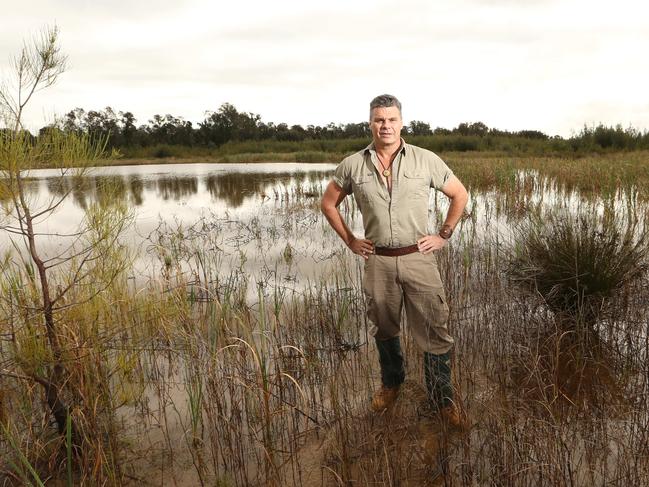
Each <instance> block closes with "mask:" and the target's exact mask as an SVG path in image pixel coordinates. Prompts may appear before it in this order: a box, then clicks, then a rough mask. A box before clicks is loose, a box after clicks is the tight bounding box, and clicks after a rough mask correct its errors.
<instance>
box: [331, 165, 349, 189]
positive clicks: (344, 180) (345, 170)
mask: <svg viewBox="0 0 649 487" xmlns="http://www.w3.org/2000/svg"><path fill="white" fill-rule="evenodd" d="M350 162H351V161H350V160H349V159H344V160H343V161H342V162H341V163H340V164H338V167H337V168H336V170H335V171H334V176H333V181H334V183H336V184H337V185H338V186H339V187H340V188H342V190H343V191H344V192H345V194H351V193H352V177H351V174H352V172H351V164H350Z"/></svg>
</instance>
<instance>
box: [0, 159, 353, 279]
mask: <svg viewBox="0 0 649 487" xmlns="http://www.w3.org/2000/svg"><path fill="white" fill-rule="evenodd" d="M334 168H335V164H300V163H268V164H266V163H255V164H165V165H140V166H112V167H100V168H95V169H92V170H91V171H90V172H89V173H86V174H85V175H84V176H83V177H74V176H72V175H61V172H60V171H57V170H38V171H37V170H35V171H31V172H30V173H29V174H28V175H27V180H26V189H27V195H28V198H29V200H30V204H31V206H32V208H35V209H37V210H38V209H39V208H45V207H46V206H47V205H49V204H51V203H52V201H56V200H57V199H60V198H61V197H64V199H63V202H62V203H61V205H60V206H59V207H58V208H57V210H56V211H55V212H54V213H52V214H51V215H49V216H48V217H47V218H44V219H41V221H39V222H38V225H37V227H36V228H37V231H38V232H39V233H41V234H42V235H41V236H40V237H39V245H40V248H41V249H42V251H43V252H44V253H46V254H47V255H48V256H53V255H58V254H59V253H61V252H64V251H65V249H66V248H67V246H68V245H69V240H70V238H69V237H66V235H71V234H74V233H75V231H76V229H77V228H78V227H79V224H80V223H81V222H82V221H83V218H84V215H85V212H86V209H87V208H88V207H89V205H91V204H92V203H94V202H98V201H99V202H101V201H102V199H104V198H108V197H107V194H108V192H109V190H110V194H111V195H112V196H111V198H112V200H113V201H115V200H116V199H117V200H120V201H122V202H124V203H126V204H127V206H128V207H129V208H130V209H131V210H132V212H133V223H132V224H131V225H130V226H129V228H128V229H127V230H126V231H125V232H124V235H123V238H122V240H123V241H125V242H126V243H127V244H128V246H129V248H130V249H131V250H132V253H133V259H134V265H133V271H132V272H133V274H134V275H136V276H138V277H139V278H142V277H143V276H146V277H147V278H151V277H155V276H156V275H157V274H159V272H160V270H161V265H162V264H161V262H160V261H161V260H164V255H166V254H165V253H166V252H167V251H168V250H169V249H165V248H161V247H164V246H165V245H166V244H165V242H168V241H169V240H164V239H163V240H161V235H163V234H166V235H170V234H174V233H176V234H177V233H178V232H179V231H180V232H182V233H183V235H184V236H185V237H186V238H187V239H189V240H191V238H193V237H196V238H197V239H198V237H200V238H201V239H203V244H204V245H209V246H211V247H212V249H213V250H214V251H218V252H220V253H221V256H222V259H221V262H222V264H223V266H224V267H225V268H231V267H233V266H237V265H241V263H242V262H243V261H245V263H246V267H250V268H256V269H257V270H259V269H260V268H262V267H265V268H267V269H268V268H271V269H275V268H277V267H278V263H279V264H281V266H283V267H285V269H283V273H282V274H283V275H282V278H283V279H290V275H291V273H293V274H301V275H306V276H307V277H308V276H309V274H310V272H309V269H310V268H313V267H314V265H315V264H317V263H318V262H321V261H324V260H326V259H327V257H328V256H330V255H331V248H332V244H334V243H335V239H336V238H337V237H336V236H335V235H334V234H333V232H332V231H329V230H328V229H326V228H325V227H324V226H323V220H322V218H321V216H320V215H319V211H314V209H315V210H317V206H318V205H319V200H320V197H321V195H322V193H323V191H324V189H325V187H326V185H327V183H328V181H329V180H330V178H331V175H332V173H333V170H334ZM358 223H359V222H357V221H356V222H352V226H355V225H357V224H358ZM361 231H362V230H361ZM9 239H10V234H9V233H8V232H0V245H1V246H2V249H3V250H8V249H10V248H11V247H12V246H11V242H10V240H9ZM13 239H14V241H15V242H16V244H17V247H18V248H20V247H21V245H22V242H21V241H20V240H17V239H16V238H15V237H13ZM208 241H209V242H208ZM325 241H326V242H325ZM196 244H197V245H199V244H200V243H199V242H198V240H197V242H196ZM287 245H288V247H287ZM335 246H336V247H339V245H335ZM327 248H328V249H329V250H325V249H327ZM3 253H4V252H3Z"/></svg>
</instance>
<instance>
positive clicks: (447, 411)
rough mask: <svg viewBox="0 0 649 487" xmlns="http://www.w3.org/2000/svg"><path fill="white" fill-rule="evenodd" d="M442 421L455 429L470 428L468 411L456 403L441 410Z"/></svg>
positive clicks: (464, 429)
mask: <svg viewBox="0 0 649 487" xmlns="http://www.w3.org/2000/svg"><path fill="white" fill-rule="evenodd" d="M439 415H440V417H441V418H442V421H443V422H444V423H445V424H447V425H448V426H450V427H451V428H453V429H456V430H459V431H466V430H468V429H469V420H468V418H467V416H466V413H465V412H464V411H462V410H461V409H460V408H459V407H457V406H456V405H455V404H449V405H448V406H444V407H443V408H441V409H440V410H439Z"/></svg>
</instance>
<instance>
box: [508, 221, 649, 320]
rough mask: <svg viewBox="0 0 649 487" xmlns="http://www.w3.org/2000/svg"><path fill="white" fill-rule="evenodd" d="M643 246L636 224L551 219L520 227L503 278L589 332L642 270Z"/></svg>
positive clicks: (643, 233) (644, 265) (643, 236)
mask: <svg viewBox="0 0 649 487" xmlns="http://www.w3.org/2000/svg"><path fill="white" fill-rule="evenodd" d="M648 242H649V234H648V233H647V230H646V227H644V226H643V225H641V224H640V223H638V222H637V221H629V222H624V221H622V222H620V221H618V220H614V219H613V218H611V217H610V216H604V217H599V216H598V215H597V214H595V213H594V212H579V213H577V214H568V213H561V214H553V215H552V214H551V215H547V216H546V217H545V218H544V219H543V220H540V219H538V220H531V221H529V222H528V223H527V224H524V225H523V226H522V227H521V229H520V230H519V233H518V238H517V244H518V245H517V253H516V255H515V256H514V258H513V260H512V263H511V266H510V268H509V273H510V276H511V278H512V280H513V281H514V282H515V283H517V284H518V285H519V286H520V287H522V288H524V289H526V290H528V291H532V292H534V293H538V294H539V295H540V296H542V297H543V299H544V301H545V303H547V305H548V306H549V308H550V309H551V310H552V311H553V312H554V313H555V315H557V316H560V317H562V318H564V321H566V320H567V321H566V322H567V323H570V324H575V323H579V322H581V323H585V324H587V325H588V326H590V327H593V326H594V325H595V323H596V322H597V320H598V318H599V317H600V316H601V315H602V314H603V313H604V312H605V311H606V309H607V306H608V305H610V304H612V302H613V299H614V298H615V296H616V295H617V293H618V292H619V291H620V290H621V289H622V288H624V287H625V286H627V285H629V284H631V283H632V282H633V281H634V280H636V279H639V278H640V277H642V274H643V273H644V272H645V271H646V269H647V262H646V258H647V252H648V249H649V248H648V247H647V243H648Z"/></svg>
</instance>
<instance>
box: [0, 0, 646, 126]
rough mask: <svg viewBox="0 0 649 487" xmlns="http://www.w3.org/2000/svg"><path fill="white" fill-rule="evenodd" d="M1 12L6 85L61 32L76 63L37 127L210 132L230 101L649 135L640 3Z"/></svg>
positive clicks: (284, 113) (126, 5)
mask: <svg viewBox="0 0 649 487" xmlns="http://www.w3.org/2000/svg"><path fill="white" fill-rule="evenodd" d="M0 1H1V2H2V3H4V4H6V5H3V8H2V17H1V19H0V27H1V28H0V69H1V70H2V74H3V76H6V75H7V74H8V69H9V60H10V58H11V57H12V56H14V55H16V54H17V53H18V52H19V50H20V48H21V46H22V42H23V40H24V39H29V38H31V37H33V36H34V34H35V33H37V32H38V31H39V29H42V27H43V26H46V25H53V24H56V25H58V27H59V29H60V31H61V36H60V40H61V46H62V50H63V51H64V52H65V54H67V56H68V58H69V66H68V69H67V71H66V72H65V73H64V74H63V75H62V76H61V77H60V79H59V81H58V83H57V84H56V86H55V87H53V88H49V89H48V90H46V91H44V92H41V93H40V94H39V95H38V97H37V98H35V99H34V101H33V102H32V104H31V107H30V109H29V111H28V113H27V114H26V120H27V124H28V126H29V128H31V129H34V128H36V129H37V128H39V127H40V126H42V125H44V124H45V123H47V122H48V121H51V120H52V118H53V117H54V116H55V115H63V114H64V113H65V112H67V111H70V110H71V109H73V108H75V107H82V108H84V109H86V110H90V109H103V108H104V107H106V106H111V107H112V108H113V109H114V110H115V111H131V112H133V113H134V114H135V116H136V118H137V120H138V123H147V121H148V120H149V119H150V118H151V117H152V115H154V114H156V113H159V114H166V113H170V114H173V115H176V116H182V117H184V118H185V119H187V120H191V121H192V122H198V121H200V120H202V119H203V118H204V114H205V111H206V110H217V109H218V107H219V106H220V105H221V104H222V103H224V102H230V103H232V104H234V105H235V106H236V107H237V108H238V109H239V110H240V111H250V112H254V113H258V114H260V115H261V116H262V120H263V121H265V122H270V121H272V122H276V123H278V122H286V123H288V124H289V125H291V124H296V123H299V124H301V125H305V126H306V125H308V124H319V125H321V124H326V123H329V122H332V121H333V122H336V123H339V122H340V123H348V122H359V121H363V120H366V119H367V116H368V104H369V101H370V100H371V98H373V97H374V96H375V95H377V94H381V93H392V94H395V95H396V96H397V97H399V98H400V99H401V101H402V103H403V116H404V121H405V122H406V123H407V122H409V121H410V120H423V121H425V122H427V123H429V124H430V125H431V126H432V127H438V126H439V127H447V128H452V127H454V126H456V125H457V124H458V123H460V122H475V121H482V122H484V123H486V124H487V125H488V126H490V127H497V128H501V129H507V130H521V129H537V130H542V131H544V132H546V133H548V134H550V135H554V134H560V135H563V136H569V135H571V133H573V132H578V131H579V130H580V129H581V128H582V127H583V125H584V124H588V125H591V124H597V123H600V122H601V123H604V124H607V125H611V124H618V123H619V124H622V125H623V126H625V127H626V126H629V125H633V126H634V127H636V128H640V129H642V130H648V129H649V61H648V59H649V6H645V5H647V3H646V2H643V1H641V0H617V1H616V2H612V1H610V0H607V1H599V0H567V1H562V0H445V1H437V0H428V1H423V0H421V1H419V0H405V1H401V2H395V1H390V2H385V1H380V0H374V1H371V2H370V1H365V0H345V1H342V0H328V1H324V2H317V3H316V2H309V1H307V0H295V1H293V0H291V1H281V0H278V1H275V2H267V1H258V0H254V1H245V0H239V1H228V2H222V1H203V0H190V1H184V2H178V1H176V0H174V1H171V0H157V1H155V2H150V1H141V0H140V1H138V0H129V1H124V0H115V1H101V0H98V1H94V2H91V1H81V0H67V1H43V0H30V1H28V2H16V1H14V0H12V1H11V2H9V1H7V0H0Z"/></svg>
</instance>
